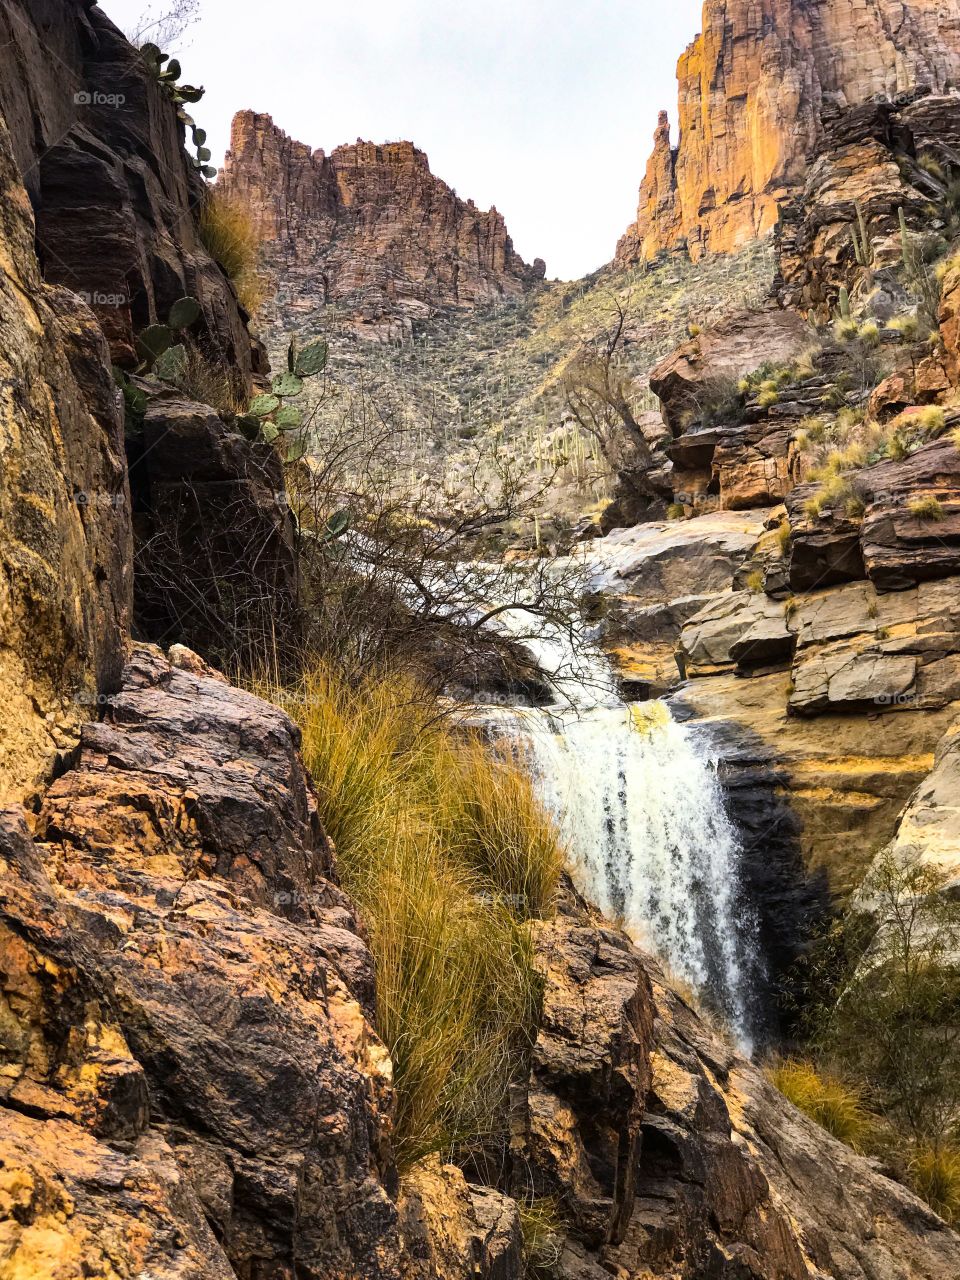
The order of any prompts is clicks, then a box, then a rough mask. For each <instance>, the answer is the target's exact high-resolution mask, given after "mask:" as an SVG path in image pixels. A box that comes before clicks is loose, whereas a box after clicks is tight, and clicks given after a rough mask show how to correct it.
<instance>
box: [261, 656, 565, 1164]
mask: <svg viewBox="0 0 960 1280" xmlns="http://www.w3.org/2000/svg"><path fill="white" fill-rule="evenodd" d="M268 692H269V693H270V694H271V695H272V697H273V700H274V701H276V702H278V703H279V704H280V705H281V706H284V707H285V708H286V709H287V710H288V711H289V713H290V714H291V715H292V716H293V717H294V719H295V720H297V722H298V723H299V724H300V727H301V729H302V731H303V754H304V760H305V762H306V764H307V767H308V768H309V770H310V772H311V774H312V776H313V779H314V781H315V783H316V786H317V790H318V793H319V797H320V814H321V818H322V820H323V823H324V825H325V827H326V830H327V832H328V834H329V835H330V837H331V838H332V839H333V841H334V843H335V845H336V847H337V851H338V858H339V866H340V871H341V875H342V878H343V882H344V885H345V887H346V888H347V890H348V891H349V892H350V893H351V895H352V896H353V897H354V899H355V900H356V902H357V903H358V905H359V907H360V909H361V912H362V914H363V917H364V920H365V921H366V924H367V927H368V928H369V931H370V943H371V948H372V951H373V954H374V958H375V961H376V971H377V1000H378V1029H379V1031H380V1034H381V1035H382V1036H383V1038H384V1040H385V1042H386V1044H387V1046H388V1048H389V1049H390V1053H391V1055H392V1058H393V1064H394V1075H395V1082H396V1089H397V1115H396V1132H395V1145H396V1149H397V1159H398V1163H399V1165H400V1167H401V1168H402V1169H405V1168H409V1167H410V1166H411V1165H412V1164H414V1163H415V1162H416V1161H417V1160H419V1159H421V1158H422V1157H423V1156H425V1155H427V1154H430V1153H431V1152H435V1151H440V1150H443V1149H444V1148H446V1147H448V1146H449V1145H450V1144H452V1143H455V1142H464V1141H469V1140H470V1139H472V1138H475V1137H477V1136H479V1135H482V1134H485V1133H489V1132H490V1131H491V1129H492V1127H493V1126H494V1124H495V1122H496V1119H497V1116H498V1112H499V1109H500V1108H501V1107H502V1105H503V1102H504V1099H505V1097H506V1092H507V1089H508V1087H509V1084H510V1082H511V1079H512V1078H513V1076H514V1074H515V1073H516V1070H517V1068H518V1065H519V1063H520V1062H521V1061H522V1057H523V1054H524V1052H525V1049H526V1047H527V1046H528V1044H529V1038H530V1035H531V1031H532V1024H533V1017H534V1011H535V1005H536V996H537V989H538V988H537V980H536V976H535V973H534V969H533V964H532V956H531V949H530V943H529V940H528V935H527V931H526V929H525V927H524V922H525V921H526V920H527V919H529V918H530V917H531V916H534V915H539V914H543V913H546V912H548V911H549V910H550V908H551V903H552V899H553V895H554V893H555V891H556V888H557V882H558V879H559V875H560V870H561V868H562V865H563V855H562V851H561V848H560V844H559V840H558V837H557V834H556V831H555V829H554V828H553V826H552V825H551V824H550V822H549V820H548V819H547V818H546V816H545V815H544V814H543V812H542V811H541V810H540V809H539V807H538V806H537V804H536V801H535V799H534V796H533V793H532V790H531V787H530V783H529V781H528V779H527V778H526V777H525V776H524V775H523V774H521V773H520V772H519V771H518V770H516V769H514V767H513V766H512V765H511V764H510V763H509V762H508V761H507V760H506V759H505V758H500V757H496V756H491V755H489V754H488V753H487V752H485V750H484V749H483V747H482V745H481V744H480V743H478V742H475V741H471V740H470V739H469V738H465V737H461V736H460V735H459V734H457V732H456V731H455V730H454V729H453V728H452V727H451V725H450V723H449V721H448V720H447V719H445V718H444V717H442V716H440V715H438V713H437V708H436V704H435V703H433V702H432V701H431V700H430V699H429V697H428V696H427V695H425V694H424V692H423V691H422V690H421V689H420V688H419V687H418V686H417V685H416V684H415V683H414V682H413V681H411V680H409V679H406V678H403V677H398V676H389V675H388V676H383V677H370V678H368V679H367V680H366V681H365V682H364V683H363V684H362V685H360V686H359V687H353V686H351V685H349V684H348V683H347V682H346V681H345V680H343V679H342V678H340V677H339V676H338V675H337V674H336V673H335V672H334V671H333V670H332V669H331V668H329V667H326V666H318V667H315V668H313V669H312V670H310V671H308V672H307V673H306V674H305V675H304V677H303V679H302V683H301V685H300V687H299V688H297V689H295V690H292V691H291V690H277V689H275V688H274V689H272V690H268Z"/></svg>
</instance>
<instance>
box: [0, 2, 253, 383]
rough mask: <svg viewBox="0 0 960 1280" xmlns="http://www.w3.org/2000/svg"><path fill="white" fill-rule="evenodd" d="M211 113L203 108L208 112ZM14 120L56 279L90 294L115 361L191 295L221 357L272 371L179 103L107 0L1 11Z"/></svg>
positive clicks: (0, 92) (2, 74) (0, 40)
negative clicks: (208, 234) (219, 261)
mask: <svg viewBox="0 0 960 1280" xmlns="http://www.w3.org/2000/svg"><path fill="white" fill-rule="evenodd" d="M198 110H199V108H198ZM0 113H2V114H3V115H4V116H5V117H6V121H7V127H8V128H9V130H10V133H11V136H12V138H13V148H14V155H15V157H16V160H17V163H18V165H19V167H20V171H21V173H22V174H23V175H24V181H25V185H26V187H27V190H28V192H29V194H30V198H31V200H32V201H33V204H34V207H35V209H36V214H37V243H38V249H39V255H40V258H41V262H42V266H43V273H44V278H45V279H46V280H48V281H50V282H53V283H57V284H62V285H64V286H65V287H66V288H68V289H71V290H72V291H73V292H75V293H79V294H81V295H83V296H84V297H85V298H86V300H87V301H88V303H89V304H90V306H91V307H92V308H93V310H94V311H95V312H96V315H97V318H98V319H99V320H100V323H101V325H102V327H103V330H104V333H105V334H106V335H107V338H108V340H109V342H110V346H111V351H112V354H113V358H114V360H115V361H117V362H118V363H121V364H125V365H126V364H129V363H131V362H132V360H133V359H134V337H135V335H136V334H137V333H139V332H140V331H141V330H143V329H145V328H146V327H147V326H148V325H149V324H151V323H155V322H156V321H158V320H159V321H161V322H162V321H165V320H166V318H167V315H168V313H169V310H170V307H171V305H172V304H173V303H174V302H175V301H176V300H177V299H178V298H180V297H183V296H184V295H185V294H190V295H192V296H194V297H196V298H197V299H198V300H199V302H200V303H201V306H202V308H203V318H202V320H201V322H200V324H199V325H198V326H197V328H196V329H195V330H194V333H195V335H196V337H197V339H198V341H199V342H200V343H201V345H202V346H203V347H204V348H205V349H206V350H207V351H208V352H209V354H210V355H211V356H212V358H213V359H214V360H215V361H217V362H220V363H222V364H224V365H226V366H228V367H230V368H231V369H233V370H234V371H235V372H236V375H237V376H238V377H239V378H240V379H241V380H247V381H249V378H250V376H251V373H253V372H258V371H262V357H261V356H260V353H259V350H258V348H257V347H256V346H255V345H252V344H251V340H250V335H249V333H248V332H247V328H246V324H245V319H244V316H243V314H242V312H241V309H240V307H239V305H238V303H237V299H236V294H235V293H234V290H233V287H232V285H231V284H230V282H229V281H228V279H227V277H226V276H225V275H224V273H223V271H221V269H220V268H219V267H218V266H217V265H216V263H215V262H214V261H213V259H212V258H211V257H210V255H209V254H208V253H207V251H206V249H205V248H204V247H203V245H202V244H201V242H200V238H199V233H198V230H197V210H198V208H199V206H200V204H201V202H202V199H203V192H204V184H203V182H202V180H201V179H200V176H199V175H198V174H197V173H196V171H195V170H194V169H193V168H192V167H191V166H190V165H189V163H188V161H187V157H186V155H185V153H184V149H183V141H184V134H183V127H182V126H181V125H180V124H179V123H178V121H177V115H176V110H175V108H174V106H173V103H172V102H171V101H170V99H169V97H168V96H167V95H166V94H165V93H164V91H163V90H162V89H161V88H160V86H159V85H158V84H157V83H156V80H155V79H154V78H153V77H152V75H151V73H150V71H149V69H148V67H147V65H146V63H145V62H144V61H143V60H142V59H141V58H140V57H138V56H137V54H136V51H135V50H134V49H133V48H132V47H131V45H130V44H129V43H128V41H127V40H126V39H125V37H124V36H123V35H122V33H121V32H120V31H118V30H117V28H116V27H115V26H114V25H113V23H112V22H110V20H109V19H108V18H107V17H106V15H105V14H104V13H103V12H102V11H101V10H100V9H99V8H98V7H97V5H96V4H95V3H94V0H39V3H34V2H33V0H31V2H30V3H27V2H26V0H9V3H7V4H5V5H4V6H3V8H2V10H0Z"/></svg>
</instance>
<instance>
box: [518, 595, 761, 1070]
mask: <svg viewBox="0 0 960 1280" xmlns="http://www.w3.org/2000/svg"><path fill="white" fill-rule="evenodd" d="M522 613H523V611H522V610H517V611H516V615H517V616H515V617H513V618H511V617H510V616H509V615H507V616H506V623H505V625H506V626H508V627H509V628H511V629H513V628H516V629H517V630H520V628H521V627H523V628H524V629H525V631H526V632H527V634H529V618H527V619H524V618H522V616H521V615H522ZM527 643H528V647H532V648H533V649H534V651H535V656H536V658H537V660H538V663H539V665H540V666H541V669H542V670H544V671H545V672H546V673H547V674H548V675H551V676H553V677H555V678H558V679H559V680H560V682H561V686H562V687H563V688H564V690H565V692H566V694H567V698H568V701H567V703H566V704H558V705H556V706H553V707H547V708H530V707H517V708H511V709H509V710H508V711H504V710H501V711H499V712H498V713H497V714H496V716H495V718H493V723H494V724H495V725H496V732H497V733H498V734H504V735H506V736H509V737H511V738H513V739H514V740H515V742H516V744H517V750H519V751H520V752H521V753H522V754H523V756H524V757H525V758H526V760H527V762H528V764H529V766H530V768H531V770H532V773H533V775H534V777H535V779H536V783H537V786H538V789H539V791H540V794H541V796H542V799H543V800H544V802H545V804H546V805H547V807H548V808H549V809H550V810H551V811H552V812H553V814H554V815H555V817H556V819H557V821H558V824H559V826H560V829H561V832H562V834H563V836H564V838H565V842H566V845H567V848H568V851H569V856H570V859H571V863H572V867H573V873H574V876H575V879H576V880H577V882H578V887H579V888H580V889H581V891H582V892H583V893H584V894H585V896H586V897H588V898H589V899H590V900H591V901H593V902H594V903H595V904H596V905H597V906H598V907H599V908H600V909H601V910H602V911H603V912H604V913H605V914H606V915H608V916H610V917H611V918H614V919H618V920H622V922H623V924H624V927H625V928H626V930H627V932H628V933H630V934H631V936H632V937H633V938H634V939H635V941H636V942H637V943H638V944H639V945H641V946H644V947H646V948H647V949H649V950H651V951H653V952H655V953H656V954H657V955H659V956H660V958H661V959H662V961H663V962H664V964H665V965H666V967H667V969H668V970H669V971H670V972H671V973H672V975H673V976H674V977H675V978H676V979H679V980H680V981H681V982H682V983H684V984H686V985H688V986H689V987H691V988H692V989H693V990H694V991H695V992H696V993H698V995H700V996H701V997H702V998H703V999H704V1001H705V1002H706V1003H707V1004H708V1005H710V1006H712V1007H713V1008H714V1009H715V1010H716V1011H717V1012H718V1013H719V1014H720V1015H721V1016H722V1017H723V1018H724V1020H725V1021H726V1022H727V1024H728V1025H729V1026H730V1028H731V1030H732V1031H733V1032H734V1034H735V1035H736V1037H737V1039H738V1040H739V1042H740V1044H741V1046H742V1047H744V1048H745V1049H747V1050H749V1049H750V1047H751V1045H752V1041H753V1035H754V1018H753V1013H752V1009H753V1005H754V1000H753V998H752V996H753V990H754V987H755V984H756V980H757V977H758V974H759V970H760V966H759V962H758V957H757V949H756V944H755V928H754V926H753V923H752V914H751V912H750V911H749V909H748V908H747V906H746V904H745V901H744V897H743V893H742V889H741V882H740V860H741V847H740V842H739V839H738V836H737V832H736V829H735V827H734V825H733V823H732V822H731V820H730V818H729V816H728V814H727V811H726V807H725V803H724V795H723V789H722V787H721V784H720V781H719V779H718V776H717V761H716V760H715V759H714V758H713V757H712V756H711V754H710V751H709V749H708V747H707V745H706V744H705V742H704V741H703V740H702V739H701V737H700V736H699V735H698V734H697V733H696V731H695V730H692V729H690V728H689V727H687V726H684V725H682V724H679V723H677V722H676V721H675V720H674V719H673V716H672V715H671V712H670V709H669V708H668V706H667V705H666V703H664V702H659V701H657V702H644V703H635V704H632V705H626V704H624V703H623V702H622V700H621V699H620V698H619V696H618V693H617V681H616V679H615V677H614V675H613V672H612V671H611V669H610V667H609V665H608V664H607V662H606V660H605V659H604V658H603V657H602V656H601V655H599V654H593V655H587V656H584V655H583V654H575V653H574V652H573V651H572V650H571V648H570V645H569V643H568V642H567V641H566V639H565V637H563V636H562V635H560V634H558V633H552V634H551V633H549V632H548V633H547V634H545V635H544V636H543V638H542V639H541V640H540V641H538V642H537V643H536V644H535V645H534V646H530V644H529V642H527Z"/></svg>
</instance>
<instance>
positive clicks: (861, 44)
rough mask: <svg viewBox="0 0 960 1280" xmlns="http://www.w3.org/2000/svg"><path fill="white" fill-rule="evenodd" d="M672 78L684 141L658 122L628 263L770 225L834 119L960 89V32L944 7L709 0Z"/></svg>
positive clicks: (714, 248) (720, 245) (886, 0)
mask: <svg viewBox="0 0 960 1280" xmlns="http://www.w3.org/2000/svg"><path fill="white" fill-rule="evenodd" d="M677 76H678V80H679V132H680V136H679V142H678V145H677V148H676V150H675V151H671V149H670V143H669V130H668V127H667V122H666V120H665V118H664V116H661V119H660V125H659V127H658V129H657V134H656V142H655V149H654V154H653V158H652V159H651V161H650V164H649V166H648V169H647V175H646V178H645V179H644V183H643V186H642V187H641V190H640V201H639V208H638V214H637V221H636V223H634V225H633V226H632V227H630V228H629V230H628V231H627V233H626V235H625V236H624V237H623V239H622V240H621V242H620V244H619V245H618V248H617V256H616V260H617V261H618V262H619V263H621V264H622V265H630V264H631V263H635V262H637V261H643V260H646V259H650V258H652V257H655V256H656V254H657V253H659V252H661V251H663V250H673V249H678V248H682V247H686V248H687V249H688V250H689V252H690V254H691V256H692V257H693V258H694V259H695V260H696V259H698V258H699V257H701V256H702V255H703V254H704V253H706V252H728V251H729V250H731V249H733V248H735V247H736V246H738V245H740V244H743V243H744V242H745V241H747V240H750V239H752V238H754V237H756V236H761V235H764V234H765V233H766V232H769V231H771V230H772V229H773V227H774V225H775V224H776V221H777V211H778V205H779V204H780V203H781V202H782V201H783V200H784V199H785V198H786V197H787V196H788V195H789V194H790V193H791V192H793V191H796V190H798V189H799V188H800V187H801V186H802V184H803V182H804V179H805V177H806V170H807V165H808V162H809V160H810V158H811V157H812V156H813V155H814V154H815V152H816V150H817V148H818V145H819V144H820V142H821V140H822V137H823V127H824V123H823V122H824V117H825V115H828V114H829V113H830V112H831V111H832V110H833V109H834V108H835V107H837V106H840V107H851V106H856V105H858V104H860V103H863V102H866V101H868V100H869V99H871V98H875V97H882V98H889V99H894V98H896V96H897V95H899V94H903V93H905V92H910V91H913V90H916V89H927V90H930V91H933V92H935V93H942V92H943V91H945V90H946V89H948V88H951V87H954V86H956V85H957V83H958V82H960V26H958V23H957V20H956V14H955V13H953V12H952V10H951V9H950V7H949V6H948V7H946V8H945V7H944V5H943V4H941V3H940V2H939V0H864V2H863V3H860V4H855V5H854V4H851V3H850V2H849V0H824V2H823V3H819V4H808V3H806V2H805V0H760V3H757V2H756V0H706V3H705V4H704V9H703V25H702V28H701V34H700V35H699V36H697V38H696V39H695V40H694V41H693V43H692V44H691V45H690V46H689V47H688V49H687V50H686V52H685V53H684V54H683V56H682V57H681V59H680V62H679V66H678V70H677Z"/></svg>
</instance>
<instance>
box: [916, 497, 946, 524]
mask: <svg viewBox="0 0 960 1280" xmlns="http://www.w3.org/2000/svg"><path fill="white" fill-rule="evenodd" d="M907 510H908V511H909V512H910V514H911V515H912V516H913V517H914V519H915V520H929V521H933V522H935V523H939V522H940V521H941V520H943V519H944V518H945V516H946V512H945V511H944V509H943V503H942V502H941V501H940V499H939V498H936V497H934V495H933V494H928V495H927V496H926V497H923V498H914V499H913V500H912V501H910V502H908V503H907Z"/></svg>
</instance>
